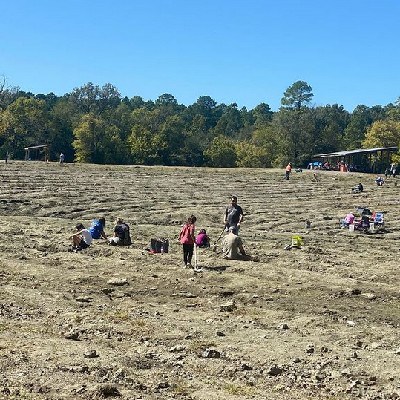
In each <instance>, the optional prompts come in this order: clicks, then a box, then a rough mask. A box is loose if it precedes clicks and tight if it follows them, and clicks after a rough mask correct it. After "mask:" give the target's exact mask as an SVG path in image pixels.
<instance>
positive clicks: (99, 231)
mask: <svg viewBox="0 0 400 400" xmlns="http://www.w3.org/2000/svg"><path fill="white" fill-rule="evenodd" d="M105 226H106V219H105V218H104V217H101V218H99V219H95V220H93V221H92V224H91V225H90V227H89V229H88V230H89V232H90V234H91V235H92V238H93V239H100V238H103V239H107V235H106V234H105V232H104V228H105Z"/></svg>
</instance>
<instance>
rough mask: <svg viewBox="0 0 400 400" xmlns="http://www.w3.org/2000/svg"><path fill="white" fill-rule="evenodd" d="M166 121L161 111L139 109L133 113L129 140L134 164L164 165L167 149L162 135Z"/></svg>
mask: <svg viewBox="0 0 400 400" xmlns="http://www.w3.org/2000/svg"><path fill="white" fill-rule="evenodd" d="M163 122H164V120H163V118H162V112H161V110H160V109H155V110H152V111H150V110H147V109H146V108H138V109H136V110H134V111H133V112H132V129H131V133H130V135H129V138H128V144H129V148H130V151H131V155H132V159H133V162H134V163H136V164H146V165H155V164H162V162H163V158H162V153H163V151H164V150H165V149H166V148H167V144H166V143H165V141H164V138H163V137H162V135H161V134H160V131H161V127H162V124H163Z"/></svg>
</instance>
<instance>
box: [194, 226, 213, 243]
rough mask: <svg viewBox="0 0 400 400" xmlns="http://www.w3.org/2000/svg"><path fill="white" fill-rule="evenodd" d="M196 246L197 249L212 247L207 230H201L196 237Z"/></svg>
mask: <svg viewBox="0 0 400 400" xmlns="http://www.w3.org/2000/svg"><path fill="white" fill-rule="evenodd" d="M196 245H197V247H210V239H209V238H208V236H207V232H206V230H205V229H200V232H199V234H198V235H197V236H196Z"/></svg>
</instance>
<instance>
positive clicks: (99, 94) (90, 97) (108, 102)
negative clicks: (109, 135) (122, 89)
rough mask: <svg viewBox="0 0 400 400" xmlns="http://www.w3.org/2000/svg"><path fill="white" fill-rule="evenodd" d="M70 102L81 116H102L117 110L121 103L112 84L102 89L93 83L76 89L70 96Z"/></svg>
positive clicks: (119, 96)
mask: <svg viewBox="0 0 400 400" xmlns="http://www.w3.org/2000/svg"><path fill="white" fill-rule="evenodd" d="M68 98H69V100H70V101H71V102H72V103H73V104H74V105H75V107H76V108H77V111H78V112H79V113H81V114H89V113H91V114H97V115H99V114H101V113H103V112H105V111H107V110H109V109H110V108H115V107H117V106H118V104H119V103H120V102H121V95H120V93H119V91H118V89H117V88H116V87H115V86H113V85H112V84H110V83H106V84H105V85H103V86H102V87H100V86H98V85H94V84H93V83H92V82H89V83H87V84H86V85H84V86H81V87H79V88H75V89H74V90H73V91H72V92H71V94H69V95H68Z"/></svg>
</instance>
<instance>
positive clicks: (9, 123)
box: [0, 78, 400, 168]
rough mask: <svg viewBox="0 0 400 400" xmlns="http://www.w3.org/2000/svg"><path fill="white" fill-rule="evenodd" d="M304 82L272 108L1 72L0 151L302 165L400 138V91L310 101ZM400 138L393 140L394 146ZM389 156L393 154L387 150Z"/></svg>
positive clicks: (109, 160)
mask: <svg viewBox="0 0 400 400" xmlns="http://www.w3.org/2000/svg"><path fill="white" fill-rule="evenodd" d="M313 96H314V94H313V92H312V88H311V86H310V85H309V84H308V83H307V82H304V81H297V82H295V83H293V84H292V85H291V86H289V87H288V88H287V90H286V91H285V92H284V93H283V96H282V99H281V107H280V108H279V110H278V111H272V110H271V108H270V106H269V105H268V104H267V103H260V104H259V105H257V106H256V107H255V108H254V109H252V110H248V109H247V108H246V107H243V108H240V109H239V108H238V106H237V104H236V103H232V104H229V105H227V104H223V103H221V104H218V103H217V102H216V101H215V100H214V99H212V98H211V97H210V96H200V97H199V98H198V99H197V101H196V102H195V103H194V104H191V105H188V106H186V105H183V104H179V103H178V101H177V99H176V98H175V97H174V96H173V95H172V94H168V93H165V94H162V95H160V96H159V97H158V98H157V99H156V100H154V101H152V100H149V101H145V100H143V98H142V97H140V96H134V97H132V98H128V97H122V96H121V94H120V92H119V90H118V89H117V88H116V87H115V86H114V85H112V84H110V83H107V84H105V85H103V86H98V85H95V84H93V83H91V82H89V83H87V84H85V85H84V86H82V87H79V88H75V89H73V90H72V91H71V92H70V93H67V94H65V95H63V96H56V95H55V94H54V93H49V94H33V93H30V92H24V91H22V90H20V89H19V88H12V87H8V86H7V85H6V80H5V79H4V78H3V79H2V80H1V81H0V158H5V157H6V155H8V156H9V157H12V158H15V159H23V158H24V155H25V153H24V148H25V147H28V146H35V145H43V144H47V145H48V148H49V156H50V160H53V161H55V160H57V159H58V157H59V155H60V153H63V154H64V155H65V160H66V161H67V162H82V163H96V164H143V165H174V166H210V167H253V168H254V167H281V166H283V165H285V164H286V163H287V162H289V161H291V162H292V163H294V165H296V166H305V165H306V164H307V163H308V162H309V161H310V160H311V157H312V156H313V155H314V154H318V153H330V152H334V151H340V150H352V149H356V148H362V147H363V148H372V147H389V146H399V144H400V98H399V100H397V101H396V102H395V103H394V104H392V103H390V104H388V105H385V106H381V105H377V106H373V107H367V106H365V105H359V106H357V107H356V108H355V109H354V110H353V111H352V112H349V111H347V110H345V109H344V108H343V106H341V105H338V104H333V105H326V106H313V105H312V98H313ZM399 147H400V146H399ZM392 161H395V162H399V161H400V155H399V154H396V155H394V156H393V160H392Z"/></svg>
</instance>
